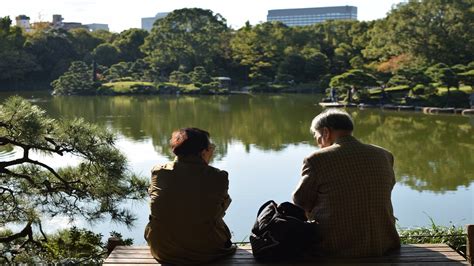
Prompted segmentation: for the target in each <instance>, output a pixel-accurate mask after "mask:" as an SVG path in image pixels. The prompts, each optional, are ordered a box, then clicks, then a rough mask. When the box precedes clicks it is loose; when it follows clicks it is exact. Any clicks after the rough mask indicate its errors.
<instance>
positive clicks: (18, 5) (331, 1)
mask: <svg viewBox="0 0 474 266" xmlns="http://www.w3.org/2000/svg"><path fill="white" fill-rule="evenodd" d="M402 1H404V0H318V1H309V0H292V1H288V0H268V1H263V0H237V1H225V0H48V1H38V0H21V1H5V2H3V3H2V8H1V10H0V16H10V17H11V18H12V19H13V18H14V17H15V16H17V15H20V14H24V15H27V16H29V17H30V18H31V20H32V21H33V22H34V21H51V18H52V15H53V14H62V15H63V17H64V21H66V22H82V23H85V24H87V23H106V24H109V27H110V29H111V30H112V31H115V32H120V31H122V30H125V29H128V28H139V27H140V26H141V18H142V17H152V16H154V15H155V14H156V13H157V12H168V11H172V10H174V9H178V8H184V7H200V8H205V9H211V10H212V11H214V12H216V13H220V14H221V15H223V16H224V17H225V18H226V19H227V22H228V24H229V26H231V27H233V28H239V27H241V26H242V25H243V24H244V23H245V21H247V20H248V21H250V23H252V24H256V23H259V22H263V21H266V15H267V11H268V10H269V9H282V8H304V7H322V6H339V5H353V6H357V7H358V19H359V20H373V19H378V18H382V17H384V16H385V15H386V13H387V12H389V11H390V9H391V8H392V6H393V5H394V4H397V3H399V2H402Z"/></svg>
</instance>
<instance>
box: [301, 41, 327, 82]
mask: <svg viewBox="0 0 474 266" xmlns="http://www.w3.org/2000/svg"><path fill="white" fill-rule="evenodd" d="M302 54H303V55H304V57H305V58H306V64H305V66H304V72H305V76H306V80H315V81H317V80H320V79H321V77H322V76H324V75H325V74H327V73H328V70H329V64H330V63H329V59H328V57H327V56H326V55H325V54H323V53H321V52H320V51H319V50H316V49H303V50H302Z"/></svg>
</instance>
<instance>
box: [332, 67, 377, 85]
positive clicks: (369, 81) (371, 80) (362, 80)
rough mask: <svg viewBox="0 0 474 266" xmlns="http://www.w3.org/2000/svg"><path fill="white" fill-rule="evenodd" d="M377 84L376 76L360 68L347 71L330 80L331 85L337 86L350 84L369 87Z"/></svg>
mask: <svg viewBox="0 0 474 266" xmlns="http://www.w3.org/2000/svg"><path fill="white" fill-rule="evenodd" d="M376 85H377V82H376V79H375V77H374V76H372V75H370V74H367V73H366V72H365V71H363V70H360V69H352V70H349V71H347V72H346V73H343V74H341V75H338V76H335V77H333V78H332V79H331V82H330V86H331V87H335V88H347V87H350V86H354V87H356V88H367V87H370V86H376Z"/></svg>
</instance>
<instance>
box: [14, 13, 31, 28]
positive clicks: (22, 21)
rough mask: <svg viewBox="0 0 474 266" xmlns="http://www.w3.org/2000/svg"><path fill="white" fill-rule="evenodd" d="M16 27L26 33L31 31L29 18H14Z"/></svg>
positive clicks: (23, 16)
mask: <svg viewBox="0 0 474 266" xmlns="http://www.w3.org/2000/svg"><path fill="white" fill-rule="evenodd" d="M15 20H16V26H17V27H20V28H22V29H24V30H25V31H26V32H30V31H31V24H30V17H28V16H26V15H19V16H17V17H16V18H15Z"/></svg>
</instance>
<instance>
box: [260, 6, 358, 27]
mask: <svg viewBox="0 0 474 266" xmlns="http://www.w3.org/2000/svg"><path fill="white" fill-rule="evenodd" d="M330 19H332V20H357V7H355V6H331V7H314V8H294V9H274V10H268V15H267V21H281V22H283V23H284V24H285V25H288V26H307V25H312V24H315V23H321V22H324V21H326V20H330Z"/></svg>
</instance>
